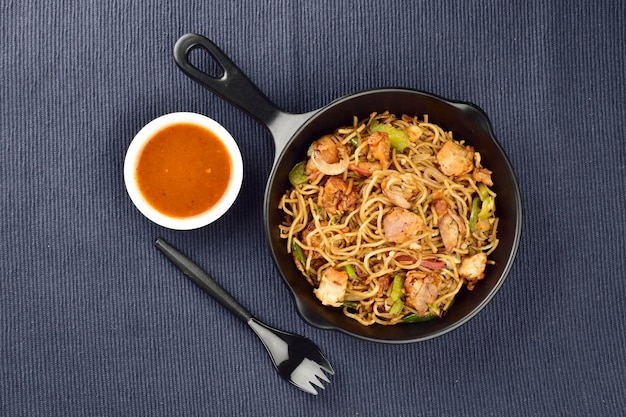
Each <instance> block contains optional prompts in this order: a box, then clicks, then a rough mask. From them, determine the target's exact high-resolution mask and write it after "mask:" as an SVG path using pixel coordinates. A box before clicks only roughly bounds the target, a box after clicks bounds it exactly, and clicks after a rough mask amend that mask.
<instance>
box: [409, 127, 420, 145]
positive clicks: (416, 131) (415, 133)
mask: <svg viewBox="0 0 626 417" xmlns="http://www.w3.org/2000/svg"><path fill="white" fill-rule="evenodd" d="M408 133H409V140H410V141H411V142H417V141H418V140H419V138H421V137H422V128H421V127H419V126H415V125H413V126H409V128H408Z"/></svg>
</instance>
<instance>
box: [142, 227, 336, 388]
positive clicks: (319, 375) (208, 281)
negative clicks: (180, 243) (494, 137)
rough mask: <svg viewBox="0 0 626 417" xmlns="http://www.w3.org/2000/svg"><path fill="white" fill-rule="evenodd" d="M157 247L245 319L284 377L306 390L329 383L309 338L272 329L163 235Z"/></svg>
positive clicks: (323, 363) (325, 362) (324, 365)
mask: <svg viewBox="0 0 626 417" xmlns="http://www.w3.org/2000/svg"><path fill="white" fill-rule="evenodd" d="M154 245H155V246H156V248H157V249H158V250H159V251H161V252H162V253H163V254H164V255H165V256H166V257H167V259H169V260H170V261H171V262H172V263H173V264H174V265H175V266H176V267H177V268H178V269H179V270H180V271H181V272H182V273H183V274H185V276H186V277H187V278H189V279H190V280H192V281H193V282H194V283H195V284H196V285H197V286H198V287H200V288H202V289H203V290H204V291H205V292H207V293H208V294H209V295H210V296H211V297H213V298H214V299H216V300H217V301H218V302H219V303H220V304H221V305H222V306H224V307H226V308H227V309H228V310H229V311H230V312H231V313H233V314H234V315H235V316H237V317H238V318H239V319H240V320H241V321H243V322H244V323H246V324H247V325H248V326H249V327H250V328H251V329H252V330H253V331H254V333H255V334H256V335H257V336H258V337H259V339H261V341H262V342H263V345H264V346H265V349H266V350H267V353H268V354H269V355H270V358H271V359H272V363H273V364H274V367H275V368H276V370H277V371H278V373H279V374H280V376H282V377H283V378H284V379H285V380H287V381H289V382H291V383H292V384H294V385H295V386H296V387H298V388H300V389H301V390H303V391H306V392H308V393H310V394H313V395H317V390H316V389H315V387H314V385H315V386H317V387H319V388H324V385H323V384H322V383H321V382H320V379H321V380H323V381H325V382H328V383H330V381H329V379H328V377H327V376H326V374H324V372H323V371H326V372H328V373H329V374H331V375H334V373H335V371H334V370H333V368H332V366H331V365H330V363H329V362H328V360H327V359H326V357H325V356H324V354H323V353H322V352H321V351H320V350H319V348H318V347H317V345H315V343H313V342H312V341H311V340H310V339H308V338H306V337H303V336H300V335H296V334H292V333H287V332H284V331H282V330H278V329H274V328H273V327H270V326H268V325H267V324H265V323H263V322H262V321H260V320H259V319H257V318H256V317H254V316H253V315H252V314H251V313H250V312H249V311H248V310H246V309H245V308H244V307H243V306H242V305H241V304H239V302H238V301H237V300H235V299H234V298H233V297H232V296H231V295H230V294H229V293H228V292H226V290H224V289H223V288H222V287H221V286H220V285H219V284H218V283H217V282H215V280H214V279H213V278H211V277H210V276H209V275H208V274H207V273H206V272H205V271H203V270H202V269H201V268H200V267H199V266H198V265H196V264H195V263H194V262H193V261H192V260H191V259H189V258H188V257H187V256H185V255H184V254H182V253H181V252H180V251H178V250H177V249H176V248H174V247H173V246H172V245H170V244H169V243H167V242H166V241H165V240H164V239H162V238H159V239H157V240H156V241H155V242H154Z"/></svg>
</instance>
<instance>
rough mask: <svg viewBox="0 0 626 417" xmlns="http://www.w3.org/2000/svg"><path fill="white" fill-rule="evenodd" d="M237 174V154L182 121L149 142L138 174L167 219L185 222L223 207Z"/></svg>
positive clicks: (140, 183) (149, 198)
mask: <svg viewBox="0 0 626 417" xmlns="http://www.w3.org/2000/svg"><path fill="white" fill-rule="evenodd" d="M232 170H233V168H232V160H231V156H230V154H229V152H228V150H227V149H226V146H225V145H224V144H223V143H222V141H221V140H220V139H219V138H218V137H217V136H216V135H215V134H214V133H213V132H211V131H210V130H209V129H207V128H205V127H202V126H198V125H195V124H192V123H179V124H174V125H170V126H168V127H166V128H164V129H162V130H160V131H158V132H157V133H156V134H155V135H154V136H153V137H152V138H151V139H150V140H149V141H148V143H147V144H146V145H145V147H144V149H143V151H142V152H141V155H140V156H139V161H138V163H137V169H136V173H135V176H136V180H137V184H138V186H139V190H140V191H141V194H142V195H143V196H144V198H145V199H146V201H147V202H148V203H149V204H150V205H151V206H152V207H154V208H155V209H156V210H157V211H159V212H161V213H162V214H164V215H166V216H170V217H176V218H185V217H191V216H195V215H198V214H201V213H204V212H206V211H207V210H209V209H210V208H211V207H213V206H214V205H215V204H217V202H218V201H219V200H220V199H221V198H222V196H223V195H224V193H225V192H226V188H227V187H228V183H229V182H230V178H231V173H232Z"/></svg>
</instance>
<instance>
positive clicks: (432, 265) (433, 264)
mask: <svg viewBox="0 0 626 417" xmlns="http://www.w3.org/2000/svg"><path fill="white" fill-rule="evenodd" d="M420 265H421V266H423V267H424V268H428V269H432V270H433V271H436V270H438V269H444V268H445V267H446V263H445V262H444V261H438V260H436V259H422V260H421V261H420Z"/></svg>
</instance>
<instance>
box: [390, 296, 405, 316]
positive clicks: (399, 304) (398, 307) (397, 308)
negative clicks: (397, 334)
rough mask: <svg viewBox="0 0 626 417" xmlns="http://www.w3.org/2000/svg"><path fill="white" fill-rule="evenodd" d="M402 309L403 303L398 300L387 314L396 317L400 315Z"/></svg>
mask: <svg viewBox="0 0 626 417" xmlns="http://www.w3.org/2000/svg"><path fill="white" fill-rule="evenodd" d="M403 308H404V301H402V300H398V301H395V302H394V303H393V305H392V306H391V309H390V310H389V314H391V315H394V316H397V315H398V314H400V313H402V309H403Z"/></svg>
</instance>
